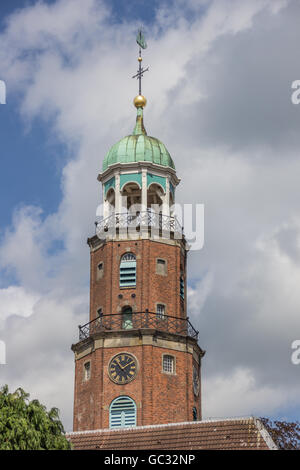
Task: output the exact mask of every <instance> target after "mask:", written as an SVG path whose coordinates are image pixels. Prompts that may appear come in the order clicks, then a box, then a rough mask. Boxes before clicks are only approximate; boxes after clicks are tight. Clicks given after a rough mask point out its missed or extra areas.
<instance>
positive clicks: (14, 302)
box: [0, 286, 39, 327]
mask: <svg viewBox="0 0 300 470" xmlns="http://www.w3.org/2000/svg"><path fill="white" fill-rule="evenodd" d="M38 300H39V297H38V296H37V295H35V294H34V293H29V292H26V291H25V289H24V288H23V287H17V286H10V287H8V288H7V289H0V327H3V326H4V322H5V320H6V319H7V318H8V317H10V316H11V315H21V316H23V317H29V316H30V315H32V313H33V308H34V305H35V304H36V303H37V301H38Z"/></svg>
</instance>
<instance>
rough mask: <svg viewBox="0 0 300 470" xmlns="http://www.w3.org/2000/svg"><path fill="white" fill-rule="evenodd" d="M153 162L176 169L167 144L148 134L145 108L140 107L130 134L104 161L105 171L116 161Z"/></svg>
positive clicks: (114, 147) (110, 151)
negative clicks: (144, 120) (144, 115)
mask: <svg viewBox="0 0 300 470" xmlns="http://www.w3.org/2000/svg"><path fill="white" fill-rule="evenodd" d="M132 162H152V163H156V164H157V165H162V166H167V167H171V168H173V169H175V165H174V162H173V160H172V158H171V155H170V154H169V152H168V150H167V149H166V147H165V145H164V144H163V143H162V142H161V141H160V140H158V139H156V138H155V137H149V136H147V132H146V130H145V127H144V123H143V109H142V108H138V110H137V117H136V125H135V128H134V131H133V133H132V135H128V136H126V137H124V138H123V139H121V140H120V141H119V142H117V143H116V144H115V145H113V146H112V147H111V149H110V150H109V152H108V153H107V154H106V157H105V158H104V161H103V171H105V170H106V169H107V168H108V167H109V166H110V165H113V164H114V163H132Z"/></svg>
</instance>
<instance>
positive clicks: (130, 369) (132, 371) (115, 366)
mask: <svg viewBox="0 0 300 470" xmlns="http://www.w3.org/2000/svg"><path fill="white" fill-rule="evenodd" d="M137 369H138V367H137V360H136V358H135V357H134V356H132V355H131V354H128V353H120V354H117V355H116V356H114V357H113V358H112V359H111V361H110V363H109V366H108V375H109V378H110V379H111V380H112V381H113V382H115V383H116V384H120V385H123V384H126V383H128V382H131V381H132V380H133V379H135V377H136V374H137Z"/></svg>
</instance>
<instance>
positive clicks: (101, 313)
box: [97, 307, 103, 318]
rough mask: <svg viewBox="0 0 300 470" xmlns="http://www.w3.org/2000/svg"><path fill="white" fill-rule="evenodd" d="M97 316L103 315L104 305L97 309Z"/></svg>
mask: <svg viewBox="0 0 300 470" xmlns="http://www.w3.org/2000/svg"><path fill="white" fill-rule="evenodd" d="M97 316H98V317H99V318H101V317H103V310H102V307H100V308H98V310H97Z"/></svg>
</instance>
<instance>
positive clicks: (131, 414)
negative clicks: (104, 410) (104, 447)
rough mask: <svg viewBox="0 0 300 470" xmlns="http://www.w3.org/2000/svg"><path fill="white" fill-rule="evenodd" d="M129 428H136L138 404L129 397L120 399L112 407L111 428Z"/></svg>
mask: <svg viewBox="0 0 300 470" xmlns="http://www.w3.org/2000/svg"><path fill="white" fill-rule="evenodd" d="M129 426H136V404H135V402H134V401H133V400H132V399H131V398H129V397H126V396H122V397H118V398H116V399H115V400H114V401H113V402H112V403H111V405H110V410H109V427H110V428H125V427H129Z"/></svg>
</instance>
